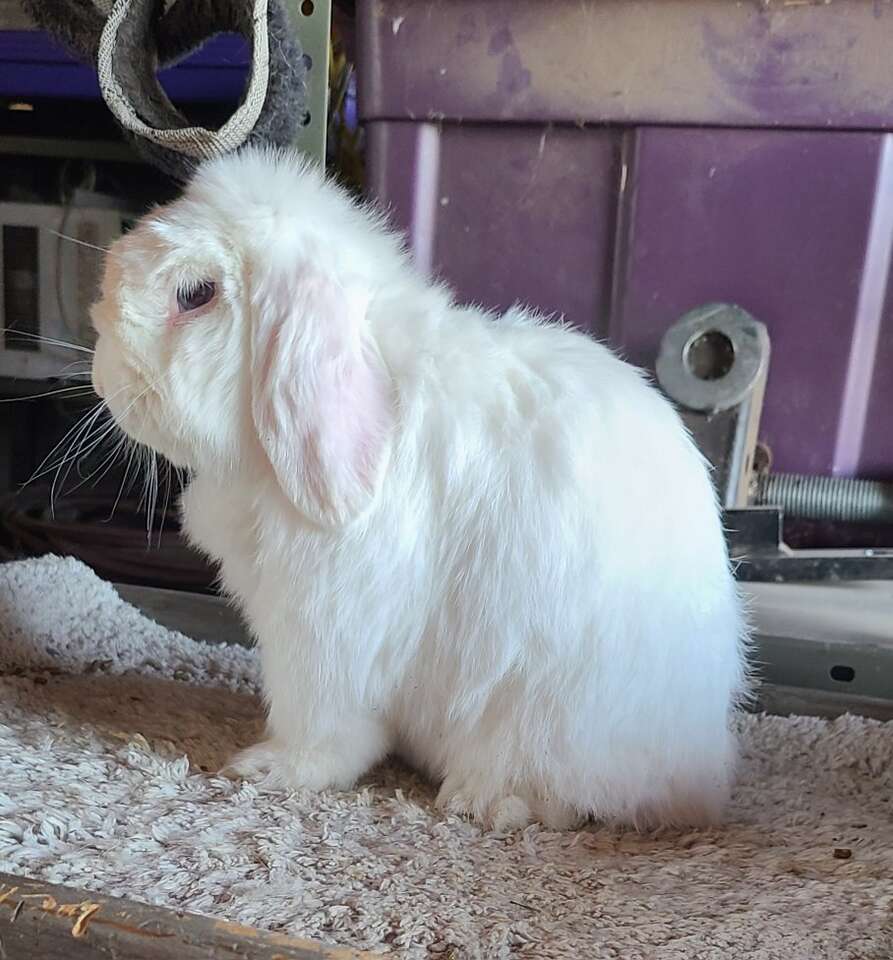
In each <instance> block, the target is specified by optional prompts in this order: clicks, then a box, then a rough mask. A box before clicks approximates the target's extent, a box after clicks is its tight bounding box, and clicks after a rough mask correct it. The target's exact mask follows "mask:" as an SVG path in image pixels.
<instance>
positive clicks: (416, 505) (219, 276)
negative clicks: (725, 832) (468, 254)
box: [93, 150, 747, 829]
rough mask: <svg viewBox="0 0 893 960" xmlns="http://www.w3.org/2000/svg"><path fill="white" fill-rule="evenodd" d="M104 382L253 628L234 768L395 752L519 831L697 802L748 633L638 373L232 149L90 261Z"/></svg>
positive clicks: (295, 775)
mask: <svg viewBox="0 0 893 960" xmlns="http://www.w3.org/2000/svg"><path fill="white" fill-rule="evenodd" d="M94 322H95V325H96V329H97V331H98V333H99V339H98V344H97V349H96V355H95V361H94V368H93V379H94V384H95V387H96V389H97V391H98V393H99V394H100V396H102V397H104V398H105V401H106V403H107V405H108V407H109V408H110V410H111V411H112V414H113V415H114V417H115V419H116V420H117V422H118V424H119V425H120V426H121V427H122V428H123V429H124V430H125V431H126V432H127V433H128V434H130V435H131V436H132V437H134V438H136V439H137V440H139V441H141V442H142V443H144V444H147V445H148V446H150V447H153V448H154V449H155V450H157V451H159V452H161V453H162V454H164V455H165V456H167V457H168V458H169V459H170V460H171V461H173V462H174V463H175V464H178V465H181V466H183V467H187V468H189V470H190V472H191V474H192V481H191V483H190V485H189V487H188V489H187V491H186V493H185V495H184V497H183V503H182V510H183V519H184V524H185V528H186V530H187V531H188V534H189V536H190V537H191V538H192V540H193V541H194V542H195V543H196V544H198V545H199V546H200V547H201V548H203V549H204V550H205V551H207V553H208V554H210V555H211V556H212V557H214V558H216V559H217V560H219V561H220V563H221V575H222V581H223V584H224V586H225V588H226V590H227V591H228V592H229V594H230V595H231V596H232V597H233V598H235V600H236V601H237V602H238V604H239V605H240V607H241V610H242V611H243V613H244V616H245V617H246V619H247V621H248V623H249V624H250V626H251V628H252V630H253V632H254V634H255V636H256V638H257V641H258V644H259V649H260V655H261V660H262V666H263V675H264V681H265V686H266V694H267V698H268V704H269V731H270V739H269V740H268V741H266V742H265V743H263V744H260V745H258V746H256V747H254V748H251V749H249V750H247V751H245V752H244V753H242V754H240V755H239V756H237V757H236V758H235V759H234V760H233V763H232V767H231V769H232V771H234V772H235V773H236V774H237V775H243V776H253V775H260V774H263V773H266V774H268V775H270V776H272V777H274V778H275V779H277V780H278V781H280V782H282V783H284V784H287V785H290V786H296V787H308V788H312V789H322V788H326V787H335V788H346V787H349V786H350V785H351V784H353V783H354V782H355V781H356V780H357V778H358V777H359V776H361V775H362V774H363V773H364V772H365V771H367V770H368V769H369V768H370V767H371V766H372V765H373V764H375V763H376V762H377V761H379V760H380V759H381V758H383V757H384V756H385V755H386V754H388V753H398V754H402V755H403V756H404V757H406V758H407V759H408V760H410V762H412V763H414V764H416V765H417V766H418V767H420V768H422V769H423V770H425V771H427V772H428V773H429V774H430V775H431V776H432V777H434V778H436V779H437V780H438V781H439V782H442V786H441V789H440V793H439V796H438V801H439V803H440V804H441V805H442V806H443V807H444V808H445V809H447V810H449V811H451V812H461V813H462V814H466V815H470V816H473V817H474V818H476V819H477V820H479V821H480V822H482V823H483V824H485V825H488V826H492V827H495V828H497V829H509V828H512V827H516V826H518V825H521V824H524V823H527V822H529V821H530V820H531V819H538V820H541V821H542V822H544V823H546V824H548V825H551V826H556V827H560V826H565V825H569V824H572V823H574V822H577V821H578V820H579V819H580V818H583V817H587V816H593V817H596V818H599V819H605V820H610V821H614V822H621V823H631V824H634V825H638V826H649V825H660V824H680V825H685V824H692V825H696V824H701V823H705V822H710V821H713V820H715V819H716V817H717V816H718V815H719V813H720V811H721V808H722V805H723V802H724V800H725V798H726V796H727V792H728V789H729V785H730V777H731V775H732V772H733V766H734V757H735V742H734V737H733V735H732V733H731V730H730V714H731V711H732V710H733V709H734V707H735V704H736V701H737V700H738V698H739V697H740V696H741V695H743V694H744V693H745V688H746V685H747V684H746V670H745V657H744V653H745V641H746V628H745V623H744V617H743V615H742V608H741V604H740V601H739V596H738V593H737V591H736V587H735V584H734V581H733V577H732V575H731V573H730V568H729V561H728V557H727V552H726V547H725V542H724V538H723V534H722V530H721V525H720V519H719V516H718V511H717V506H716V502H715V497H714V493H713V489H712V487H711V483H710V479H709V476H708V472H707V469H706V467H705V464H704V462H703V460H702V458H701V456H700V455H699V454H698V452H697V450H696V449H695V447H694V445H693V444H692V442H691V440H690V439H689V437H688V435H687V434H686V432H685V430H684V429H683V427H682V425H681V423H680V420H679V419H678V417H677V415H676V413H675V412H674V411H673V409H672V408H671V406H670V404H669V403H667V402H666V401H665V400H664V399H663V398H662V397H661V395H660V394H659V393H658V392H657V390H655V389H653V388H652V387H651V386H649V385H648V384H647V383H646V381H645V379H644V378H643V376H642V375H641V373H640V372H639V371H637V370H636V369H634V368H633V367H631V366H628V365H627V364H625V363H623V362H622V361H621V360H619V359H617V358H616V357H615V356H614V355H613V354H612V353H611V352H610V351H609V350H607V349H606V348H605V347H603V346H601V345H599V344H598V343H596V342H594V341H593V340H592V339H590V338H588V337H587V336H585V335H583V334H581V333H577V332H573V331H571V330H569V329H566V328H563V327H561V326H560V325H556V324H551V323H548V322H546V321H544V320H542V319H540V318H538V317H536V316H533V315H532V314H531V313H529V312H528V311H525V310H522V309H514V310H511V311H509V312H508V313H507V314H506V315H504V316H501V317H498V316H493V315H490V314H487V313H485V312H484V311H482V310H479V309H476V308H470V307H460V306H456V305H455V304H454V302H453V301H452V300H451V297H450V294H449V292H448V291H447V290H445V289H444V288H442V287H440V286H435V285H432V284H431V283H429V282H428V281H427V280H425V279H424V278H422V277H421V276H420V275H419V274H418V273H417V272H416V271H415V270H414V269H413V268H412V267H411V266H410V264H409V263H408V260H407V257H406V256H405V254H404V252H403V248H402V246H401V243H400V241H399V239H398V238H396V237H395V236H394V235H392V234H391V233H389V232H388V231H387V230H386V229H385V227H384V225H383V224H382V223H381V222H380V220H379V219H378V218H376V217H375V216H374V215H373V214H372V213H370V212H369V211H368V210H366V209H364V208H362V207H361V206H359V205H357V204H356V203H354V202H353V201H352V200H351V199H350V198H349V197H348V196H347V195H346V194H344V193H342V192H341V191H340V190H339V189H338V188H336V187H335V186H333V185H332V184H330V183H327V182H325V180H324V178H323V176H322V174H321V173H319V172H318V171H317V170H316V169H315V168H314V167H311V166H307V165H304V164H303V163H302V162H301V161H299V160H298V159H296V158H294V157H290V156H288V155H283V154H281V153H274V152H265V151H257V150H246V151H244V152H242V153H240V154H238V155H234V156H230V157H227V158H225V159H220V160H215V161H213V162H210V163H208V164H207V165H205V166H204V167H203V168H202V169H201V170H200V171H199V173H198V174H197V176H196V177H195V179H194V180H193V182H192V183H191V184H190V185H189V187H188V188H187V190H186V193H185V195H184V197H183V198H182V199H180V200H178V201H176V202H175V203H173V204H171V205H170V206H167V207H164V208H161V209H159V210H158V211H156V212H154V213H152V214H151V215H149V216H147V217H146V218H145V219H143V220H142V221H141V222H140V223H139V224H138V226H137V227H136V228H135V229H134V230H133V231H132V232H130V233H129V234H127V235H126V236H124V237H123V238H122V239H120V240H119V241H118V242H117V243H116V244H115V246H114V247H113V249H112V250H111V251H110V255H109V257H108V259H107V268H106V274H105V279H104V284H103V292H102V298H101V301H100V302H99V303H98V304H97V306H96V307H95V308H94Z"/></svg>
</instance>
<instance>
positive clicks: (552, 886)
mask: <svg viewBox="0 0 893 960" xmlns="http://www.w3.org/2000/svg"><path fill="white" fill-rule="evenodd" d="M257 681H258V675H257V666H256V663H255V658H254V655H253V653H252V652H251V651H249V650H246V649H243V648H241V647H231V646H214V645H207V644H201V643H196V642H194V641H192V640H189V639H187V638H186V637H183V636H181V635H179V634H175V633H171V632H169V631H168V630H166V629H164V628H162V627H160V626H158V625H156V624H154V623H152V622H151V621H149V620H147V619H145V618H144V617H143V616H142V615H141V614H140V613H139V612H137V611H136V610H135V609H133V608H132V607H129V606H128V605H126V604H125V603H124V602H123V601H122V600H120V599H119V597H118V596H117V594H116V593H115V592H114V590H113V589H112V588H111V587H110V586H109V585H108V584H105V583H103V582H102V581H100V580H99V579H97V578H96V577H95V576H94V575H93V574H92V573H91V572H90V571H89V570H88V569H87V568H85V567H83V566H82V565H81V564H79V563H77V562H76V561H73V560H59V559H55V558H45V559H42V560H37V561H27V562H22V563H15V564H8V565H5V566H0V870H2V871H6V872H11V873H20V874H29V875H31V876H34V877H37V878H39V879H43V880H46V881H51V882H57V883H63V884H71V885H74V886H80V887H86V888H90V889H93V890H101V891H102V892H104V893H106V894H110V895H118V896H128V897H132V898H135V899H141V900H144V901H148V902H151V903H155V904H160V905H166V906H171V907H179V908H184V909H188V910H192V911H196V912H200V913H205V914H210V915H213V916H218V917H224V918H228V919H231V920H236V921H241V922H243V923H249V924H255V925H258V926H261V927H265V928H273V929H277V930H281V931H285V932H289V933H292V934H294V935H300V936H305V937H313V938H318V939H322V940H327V941H330V942H336V943H338V944H340V945H342V946H353V947H358V948H365V949H371V950H373V951H376V950H377V951H381V952H385V953H391V954H393V955H396V956H399V957H406V958H422V957H441V958H443V960H466V958H468V960H471V958H481V960H483V958H494V960H495V958H500V960H501V958H505V960H508V958H515V957H529V958H537V960H553V958H554V960H559V958H560V960H570V958H585V960H597V958H602V957H605V958H607V957H612V958H614V957H617V958H623V960H635V958H651V957H655V958H667V960H670V958H673V960H676V958H679V960H690V958H699V960H705V958H717V960H719V958H722V960H727V958H732V960H745V958H746V960H751V958H753V960H757V958H759V960H770V958H772V960H774V958H779V960H782V958H783V960H798V958H802V960H821V958H829V960H831V958H833V960H837V958H840V960H844V958H846V960H855V958H862V960H869V958H871V960H889V958H890V957H891V956H893V799H891V797H893V725H884V724H881V723H877V722H874V721H870V720H862V719H857V718H853V717H846V718H843V719H840V720H836V721H833V722H827V721H823V720H816V719H802V718H799V719H782V718H776V717H755V716H754V717H744V718H742V720H741V725H742V737H743V742H744V762H743V765H742V769H741V778H740V783H739V785H738V788H737V791H736V794H735V798H734V803H733V805H732V808H731V810H730V811H729V821H728V824H727V825H726V826H725V827H724V828H723V829H721V830H715V831H708V832H689V833H664V834H662V835H648V836H638V835H635V834H632V833H627V834H621V833H618V832H616V831H614V830H606V829H599V828H597V827H595V826H593V827H591V828H589V829H586V830H583V831H581V832H578V833H568V834H556V833H549V832H546V831H544V830H542V829H539V828H536V827H531V828H528V829H527V830H525V831H524V832H523V833H519V834H516V835H509V836H500V835H495V834H482V833H481V832H480V831H479V830H478V829H476V828H475V827H473V826H471V825H469V824H468V823H465V822H463V821H461V820H458V819H450V818H444V817H443V816H441V815H440V814H439V813H437V812H436V811H435V810H434V808H433V805H432V802H433V797H434V790H433V789H432V788H431V787H430V786H429V785H427V784H425V783H424V782H422V781H420V780H419V779H417V778H416V777H415V776H414V775H413V774H412V773H410V772H409V771H407V770H405V769H403V768H400V767H399V766H396V765H395V766H388V767H385V768H381V769H379V770H377V771H375V773H374V774H373V775H372V776H370V777H369V778H367V780H366V782H364V783H363V784H362V785H361V786H360V787H359V788H358V789H357V790H355V791H349V792H345V793H327V794H324V795H311V794H309V793H306V792H299V793H293V794H287V793H284V792H279V791H276V790H273V789H268V788H265V787H264V786H263V785H253V784H234V783H231V782H230V781H228V780H225V779H222V778H220V777H218V776H216V775H215V773H214V771H216V770H217V769H218V768H219V767H220V766H221V765H222V764H223V762H224V761H225V760H226V759H227V757H228V756H229V754H230V753H231V752H232V751H233V750H235V749H237V748H240V747H243V746H246V745H248V744H250V743H251V742H252V741H254V740H255V739H256V738H257V737H258V736H259V734H260V732H261V728H262V717H261V710H260V706H259V702H258V699H257Z"/></svg>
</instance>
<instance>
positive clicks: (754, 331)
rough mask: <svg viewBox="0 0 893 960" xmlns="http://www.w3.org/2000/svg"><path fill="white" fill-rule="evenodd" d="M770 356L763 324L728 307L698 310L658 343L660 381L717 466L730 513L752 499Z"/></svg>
mask: <svg viewBox="0 0 893 960" xmlns="http://www.w3.org/2000/svg"><path fill="white" fill-rule="evenodd" d="M769 352H770V348H769V333H768V331H767V330H766V328H765V326H763V324H762V323H759V322H758V321H757V320H754V318H753V317H752V316H750V314H749V313H747V312H746V311H745V310H742V309H741V307H737V306H734V305H730V304H708V305H707V306H704V307H699V308H698V309H697V310H693V311H692V312H691V313H688V314H686V315H685V316H684V317H683V318H682V319H681V320H680V321H679V322H678V323H676V324H675V325H674V326H672V327H671V328H670V329H669V330H668V331H667V333H666V335H665V336H664V338H663V341H662V342H661V346H660V354H659V355H658V358H657V379H658V381H659V383H660V385H661V387H662V388H663V390H664V392H665V393H666V394H667V395H668V396H669V397H670V399H671V400H673V401H675V402H676V403H677V405H678V406H679V407H680V408H681V409H680V413H681V415H682V419H683V420H684V422H685V425H686V426H687V427H688V429H689V430H690V431H691V433H692V435H693V436H694V438H695V440H696V441H697V444H698V446H699V448H700V449H701V452H702V453H703V454H704V455H705V456H706V457H707V458H708V459H709V460H710V462H711V464H712V465H713V469H714V482H715V484H716V487H717V491H718V493H719V498H720V502H721V504H722V505H723V507H725V508H734V507H744V506H746V505H747V502H748V497H749V486H750V476H751V472H752V468H753V461H754V455H755V452H756V445H757V431H758V430H759V426H760V415H761V414H762V411H763V395H764V393H765V389H766V377H767V375H768V372H769Z"/></svg>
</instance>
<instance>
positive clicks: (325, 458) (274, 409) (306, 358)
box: [250, 267, 392, 525]
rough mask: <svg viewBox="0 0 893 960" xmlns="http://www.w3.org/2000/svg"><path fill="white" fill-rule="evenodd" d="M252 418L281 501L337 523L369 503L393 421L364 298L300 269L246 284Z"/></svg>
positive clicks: (275, 272)
mask: <svg viewBox="0 0 893 960" xmlns="http://www.w3.org/2000/svg"><path fill="white" fill-rule="evenodd" d="M253 286H254V289H253V290H252V298H251V299H252V303H251V314H252V316H251V323H252V329H251V361H250V364H251V370H250V377H251V412H252V418H253V422H254V428H255V430H256V431H257V436H258V438H259V440H260V444H261V447H262V448H263V451H264V453H265V454H266V456H267V458H268V459H269V462H270V464H271V466H272V468H273V471H274V473H275V475H276V478H277V480H278V483H279V485H280V487H281V488H282V490H283V491H284V492H285V494H286V495H287V497H288V498H289V499H290V500H291V501H292V503H294V504H295V506H296V507H298V509H300V510H301V511H302V512H303V513H304V514H305V515H306V516H307V517H309V518H310V519H311V520H314V521H316V522H318V523H322V524H326V525H331V524H335V525H337V524H343V523H345V522H347V521H348V520H349V519H351V518H352V517H353V516H355V515H356V514H357V513H359V512H360V511H361V510H362V509H363V508H364V506H365V505H366V504H367V503H368V502H369V501H370V499H371V498H372V496H373V494H374V492H375V488H376V484H377V481H378V478H379V476H380V473H381V469H382V460H383V458H384V455H385V450H386V446H387V439H388V435H389V432H390V427H391V422H392V398H391V389H390V378H389V377H388V375H387V372H386V370H385V368H384V365H383V363H382V361H381V358H380V357H379V356H378V354H377V352H376V351H375V350H374V349H373V348H372V346H371V344H369V343H368V342H367V341H366V339H365V337H364V327H365V322H364V320H365V313H366V307H367V302H368V301H367V299H366V297H365V296H364V295H363V294H362V293H361V292H359V291H355V290H348V289H345V287H343V286H342V285H340V284H338V283H337V282H335V281H333V280H331V279H330V278H328V277H327V276H325V275H324V274H322V273H321V272H319V271H317V270H315V269H313V268H309V267H305V268H301V269H299V270H297V271H289V272H285V271H282V270H277V269H276V268H269V269H268V271H266V272H264V274H263V275H262V276H255V277H254V278H253Z"/></svg>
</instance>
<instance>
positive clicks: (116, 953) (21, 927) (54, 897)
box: [0, 873, 372, 960]
mask: <svg viewBox="0 0 893 960" xmlns="http://www.w3.org/2000/svg"><path fill="white" fill-rule="evenodd" d="M35 957H41V958H42V960H96V958H120V960H199V958H201V960H206V958H208V957H238V958H239V960H371V958H372V955H371V954H367V953H357V952H356V951H353V950H344V949H340V948H338V947H329V946H326V945H324V944H321V943H314V942H312V941H310V940H299V939H295V938H293V937H286V936H284V935H283V934H279V933H266V932H264V931H262V930H257V929H255V928H254V927H246V926H243V925H241V924H238V923H229V922H227V921H226V920H214V919H212V918H210V917H200V916H197V915H196V914H191V913H184V912H182V911H176V910H167V909H164V908H162V907H151V906H147V905H146V904H142V903H135V902H134V901H132V900H120V899H117V898H113V897H103V896H99V895H97V894H94V893H88V892H87V891H85V890H76V889H73V888H72V887H60V886H56V885H55V884H50V883H41V882H39V881H37V880H31V879H28V878H26V877H15V876H12V875H10V874H5V873H0V960H34V958H35Z"/></svg>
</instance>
